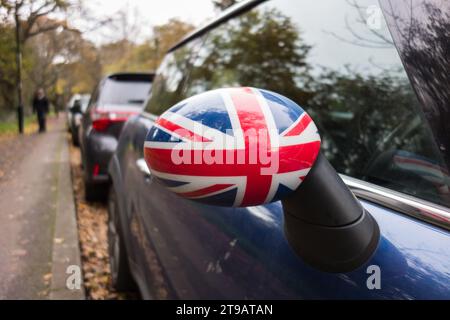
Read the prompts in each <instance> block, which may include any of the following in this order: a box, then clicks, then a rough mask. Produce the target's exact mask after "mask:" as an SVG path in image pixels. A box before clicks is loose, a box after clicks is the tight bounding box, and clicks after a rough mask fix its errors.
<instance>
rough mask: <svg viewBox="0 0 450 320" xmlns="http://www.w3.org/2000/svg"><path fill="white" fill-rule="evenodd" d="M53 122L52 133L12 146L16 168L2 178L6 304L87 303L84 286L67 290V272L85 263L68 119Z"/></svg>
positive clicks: (0, 271)
mask: <svg viewBox="0 0 450 320" xmlns="http://www.w3.org/2000/svg"><path fill="white" fill-rule="evenodd" d="M49 122H50V123H49V128H50V130H49V132H47V133H45V134H41V135H38V134H34V135H31V136H26V137H18V138H13V139H14V141H13V142H11V141H10V142H9V143H10V146H9V149H11V150H14V154H9V157H11V159H9V160H8V161H9V162H12V165H10V166H11V168H7V170H6V171H7V172H4V176H3V178H1V177H0V235H1V237H0V299H84V289H83V287H81V289H79V290H76V289H75V290H69V289H67V287H66V281H67V279H68V277H69V276H70V274H66V271H67V268H68V267H69V266H75V267H72V270H70V271H71V272H72V273H71V274H73V272H74V270H75V272H76V268H77V267H80V269H81V262H80V253H79V244H78V234H77V226H76V217H75V208H74V201H73V193H72V184H71V177H70V164H69V157H68V146H67V139H66V136H65V135H66V129H65V126H64V124H65V117H64V115H60V117H59V119H52V120H51V121H49ZM2 143H4V142H2ZM0 150H1V148H0ZM2 157H6V152H5V151H3V152H0V159H1V158H2ZM1 163H2V162H1V160H0V164H1ZM1 169H2V168H0V170H1ZM73 268H75V269H73ZM81 285H82V281H81Z"/></svg>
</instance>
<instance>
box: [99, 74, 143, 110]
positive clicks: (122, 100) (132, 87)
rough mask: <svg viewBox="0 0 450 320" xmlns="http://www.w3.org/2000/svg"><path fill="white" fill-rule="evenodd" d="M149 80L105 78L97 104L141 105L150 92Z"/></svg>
mask: <svg viewBox="0 0 450 320" xmlns="http://www.w3.org/2000/svg"><path fill="white" fill-rule="evenodd" d="M150 86H151V83H150V82H144V81H117V80H112V79H107V80H106V82H105V84H104V86H103V88H102V91H101V94H100V101H99V104H101V105H102V106H105V105H134V106H136V105H138V106H139V105H142V104H143V103H144V100H145V98H146V97H147V96H148V94H149V92H150Z"/></svg>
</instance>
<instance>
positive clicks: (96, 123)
mask: <svg viewBox="0 0 450 320" xmlns="http://www.w3.org/2000/svg"><path fill="white" fill-rule="evenodd" d="M130 115H131V114H128V113H120V114H118V113H113V112H95V113H93V115H92V128H93V129H94V130H95V131H99V132H104V131H106V130H107V129H108V128H109V126H110V125H112V124H113V123H117V122H125V121H127V119H128V117H129V116H130Z"/></svg>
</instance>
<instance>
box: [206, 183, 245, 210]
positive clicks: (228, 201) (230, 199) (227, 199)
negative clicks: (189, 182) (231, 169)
mask: <svg viewBox="0 0 450 320" xmlns="http://www.w3.org/2000/svg"><path fill="white" fill-rule="evenodd" d="M236 195H237V188H235V189H231V190H229V191H225V192H222V193H219V194H216V195H214V196H211V197H205V198H201V201H202V202H203V203H206V204H212V205H216V206H225V207H230V206H232V205H233V203H234V200H235V199H236Z"/></svg>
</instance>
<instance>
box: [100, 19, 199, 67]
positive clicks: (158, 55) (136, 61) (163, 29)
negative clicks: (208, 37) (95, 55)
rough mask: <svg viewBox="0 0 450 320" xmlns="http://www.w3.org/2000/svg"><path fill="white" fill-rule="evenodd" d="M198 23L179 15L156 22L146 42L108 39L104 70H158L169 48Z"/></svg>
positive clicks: (102, 49) (102, 57)
mask: <svg viewBox="0 0 450 320" xmlns="http://www.w3.org/2000/svg"><path fill="white" fill-rule="evenodd" d="M193 29H194V27H193V26H192V25H191V24H189V23H186V22H183V21H181V20H179V19H171V20H169V21H168V22H167V23H165V24H162V25H158V26H155V27H154V28H153V35H152V37H151V38H150V39H148V40H147V41H145V42H144V43H142V44H136V43H134V42H133V41H130V40H129V39H126V38H123V39H121V40H119V41H116V42H112V43H108V44H106V45H103V46H102V47H101V48H100V50H99V51H100V59H101V63H102V65H103V73H112V72H117V71H145V70H146V71H150V70H156V68H157V67H158V65H159V64H160V62H161V60H162V58H163V57H164V55H165V53H166V52H167V50H169V49H170V47H171V46H173V45H174V44H176V43H177V42H178V41H179V40H180V39H181V38H182V37H183V36H185V35H186V34H187V33H189V32H190V31H192V30H193Z"/></svg>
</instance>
